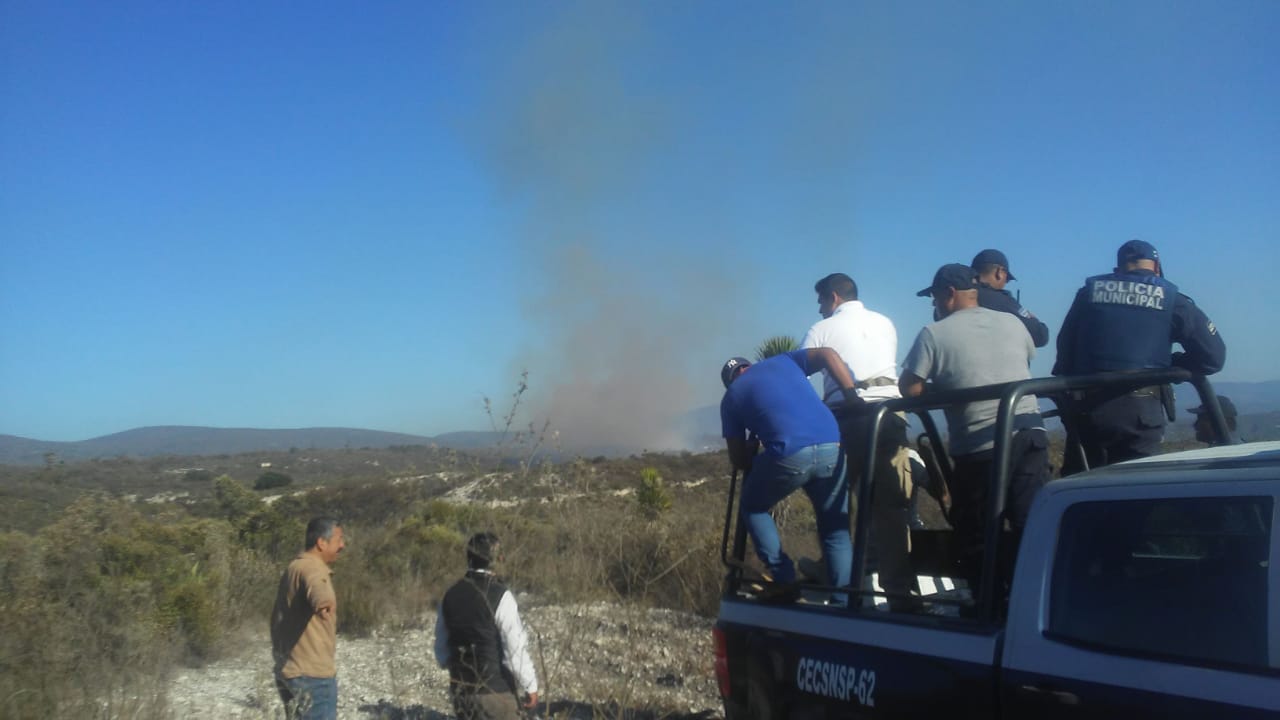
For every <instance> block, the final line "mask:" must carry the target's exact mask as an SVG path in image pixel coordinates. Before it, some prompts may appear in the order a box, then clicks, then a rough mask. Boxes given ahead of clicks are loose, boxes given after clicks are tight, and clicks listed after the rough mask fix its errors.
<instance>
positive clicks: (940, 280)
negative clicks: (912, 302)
mask: <svg viewBox="0 0 1280 720" xmlns="http://www.w3.org/2000/svg"><path fill="white" fill-rule="evenodd" d="M947 288H955V289H956V290H977V289H978V275H977V272H976V271H975V270H974V269H973V268H971V267H969V266H968V265H961V264H960V263H948V264H946V265H943V266H942V267H940V268H938V272H936V273H934V274H933V284H932V285H930V286H929V287H927V288H925V289H923V290H921V291H920V292H918V293H916V295H918V296H920V297H929V296H930V295H932V294H933V291H934V290H946V289H947Z"/></svg>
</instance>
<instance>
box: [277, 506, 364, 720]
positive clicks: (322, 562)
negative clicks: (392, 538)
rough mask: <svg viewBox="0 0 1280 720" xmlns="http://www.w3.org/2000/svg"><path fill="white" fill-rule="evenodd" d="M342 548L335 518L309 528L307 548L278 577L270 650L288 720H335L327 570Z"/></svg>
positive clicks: (333, 614) (333, 621) (334, 615)
mask: <svg viewBox="0 0 1280 720" xmlns="http://www.w3.org/2000/svg"><path fill="white" fill-rule="evenodd" d="M345 547H346V542H345V541H344V540H343V538H342V526H341V525H340V524H338V521H337V520H334V519H333V518H326V517H319V518H313V519H312V520H311V522H309V523H307V544H306V549H305V550H304V551H303V552H301V553H299V554H298V556H297V557H295V558H294V559H293V561H292V562H290V563H289V567H288V568H286V569H285V571H284V575H282V576H281V577H280V589H279V590H278V591H277V592H276V604H275V608H274V609H272V611H271V650H272V655H273V656H274V658H275V677H276V689H278V690H279V691H280V699H281V700H282V701H283V702H284V706H285V714H286V715H287V716H288V717H289V718H290V720H334V719H335V718H337V716H338V677H337V675H338V673H337V668H336V667H335V664H334V650H335V648H336V646H337V629H338V599H337V595H336V594H335V593H334V590H333V579H332V575H333V571H332V570H330V569H329V566H330V565H332V564H333V561H334V560H337V559H338V553H341V552H342V550H343V548H345Z"/></svg>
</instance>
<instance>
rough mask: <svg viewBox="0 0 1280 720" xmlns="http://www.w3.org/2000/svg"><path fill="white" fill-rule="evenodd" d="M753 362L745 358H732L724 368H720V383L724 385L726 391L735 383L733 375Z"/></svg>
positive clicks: (726, 362)
mask: <svg viewBox="0 0 1280 720" xmlns="http://www.w3.org/2000/svg"><path fill="white" fill-rule="evenodd" d="M750 364H751V361H750V360H748V359H746V358H744V357H731V358H729V359H728V360H726V361H725V363H724V367H722V368H720V382H722V383H724V387H725V389H726V390H728V389H729V383H731V382H733V375H734V373H736V372H737V371H738V368H742V367H747V366H748V365H750Z"/></svg>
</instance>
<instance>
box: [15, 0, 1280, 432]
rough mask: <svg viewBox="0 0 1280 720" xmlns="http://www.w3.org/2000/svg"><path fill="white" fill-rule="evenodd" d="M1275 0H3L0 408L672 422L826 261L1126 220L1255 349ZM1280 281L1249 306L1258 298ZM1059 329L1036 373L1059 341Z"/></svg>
mask: <svg viewBox="0 0 1280 720" xmlns="http://www.w3.org/2000/svg"><path fill="white" fill-rule="evenodd" d="M1278 33H1280V4H1277V3H1274V2H1265V1H1259V2H1229V3H1226V4H1223V5H1206V4H1169V3H1160V2H1154V1H1152V2H1125V3H1116V4H1108V5H1096V4H1094V5H1075V4H1061V5H1045V4H1031V5H1020V4H1010V3H997V2H979V3H973V4H966V5H954V6H950V5H945V4H938V5H937V6H902V7H899V6H891V5H875V4H865V5H864V4H858V5H854V4H812V5H803V6H798V7H788V6H776V5H770V4H765V3H754V2H748V3H719V2H711V3H699V4H695V5H692V6H684V5H678V4H657V5H653V4H648V5H640V4H623V3H617V4H614V3H598V2H590V3H557V4H516V3H511V4H498V3H484V2H481V3H466V4H425V5H415V4H406V5H403V6H370V7H353V6H344V5H341V4H325V3H322V4H316V5H309V6H307V7H306V8H305V11H303V10H302V9H299V8H297V7H286V6H275V5H266V6H263V5H261V4H254V3H243V2H232V3H225V4H220V5H217V6H179V5H173V4H169V3H159V2H140V3H133V4H129V5H127V6H114V5H100V4H92V3H72V4H66V5H55V4H47V3H35V2H15V3H8V4H6V5H4V6H3V8H2V9H0V186H3V187H4V188H5V191H4V192H3V193H0V328H2V329H3V340H2V341H0V434H10V435H17V436H21V437H27V438H35V439H41V440H61V441H73V440H84V439H88V438H93V437H98V436H102V435H107V434H111V433H115V432H120V431H124V430H128V429H131V428H136V427H143V426H159V425H195V426H215V427H235V428H305V427H351V428H367V429H374V430H384V431H392V432H403V433H409V434H414V435H426V436H432V435H439V434H441V433H446V432H451V431H462V430H483V429H488V428H489V418H488V417H487V416H486V414H485V410H484V405H483V398H484V397H486V396H487V397H489V398H490V399H491V400H492V403H493V409H494V413H495V414H496V415H497V416H498V417H497V420H498V421H499V422H501V420H502V415H503V414H505V413H506V412H507V410H508V407H509V400H510V396H511V395H512V393H513V392H514V391H515V390H516V388H517V382H518V380H519V378H520V373H521V371H522V370H524V369H528V371H529V378H528V382H529V391H528V393H526V394H525V396H524V397H522V398H521V407H520V412H519V414H518V416H517V419H516V425H517V426H519V427H523V426H525V425H527V424H528V423H531V422H532V423H536V424H538V425H539V426H540V425H541V424H542V422H543V421H544V420H549V421H550V427H551V428H553V429H554V430H556V431H558V432H560V433H561V434H562V435H563V436H566V437H571V438H574V444H582V445H590V444H607V443H609V442H610V441H614V440H618V439H624V438H625V439H627V440H628V441H631V442H634V444H635V445H638V446H647V447H651V448H655V449H661V448H662V447H664V446H665V445H666V444H669V443H672V442H675V440H676V439H675V438H674V436H673V429H674V419H675V418H676V417H678V416H680V415H682V414H684V413H686V412H688V411H690V410H692V409H694V408H698V407H704V406H706V405H710V404H713V403H715V402H716V401H717V400H718V399H719V396H720V393H721V391H722V388H721V386H720V383H719V380H718V377H717V375H716V374H715V373H716V372H717V371H718V369H719V365H720V363H721V362H722V361H723V360H724V359H725V358H726V357H728V356H731V355H738V354H742V355H749V354H751V353H752V351H753V349H754V348H755V347H756V346H757V345H758V344H759V343H760V342H761V341H762V340H763V339H764V338H766V337H768V336H771V335H779V334H788V335H792V336H795V337H797V338H798V337H800V336H802V335H803V333H804V331H805V330H806V329H807V328H808V327H809V325H810V324H812V323H813V322H814V321H815V320H817V319H818V315H817V306H816V302H815V298H814V295H813V292H812V287H813V283H814V281H815V280H817V279H818V278H820V277H822V276H823V275H826V274H827V273H830V272H835V271H842V272H847V273H849V274H850V275H852V276H853V277H854V278H855V280H856V281H857V282H858V284H859V287H860V290H861V294H862V298H863V299H864V300H865V301H866V302H867V304H868V306H869V307H871V308H873V309H876V310H879V311H881V312H884V313H885V314H887V315H888V316H889V317H890V318H892V319H893V320H894V322H895V323H896V324H897V328H898V333H899V352H898V355H899V358H902V357H904V356H905V355H906V351H907V349H908V347H909V346H910V343H911V340H912V339H913V338H914V337H915V334H916V332H917V331H918V330H919V328H920V327H921V326H922V325H924V324H926V323H927V322H929V321H930V319H931V308H930V305H929V301H928V300H927V299H921V298H917V297H915V291H916V290H918V289H919V288H921V287H924V286H925V285H927V284H928V282H929V280H930V278H931V277H932V274H933V271H934V270H935V269H936V268H937V267H938V266H939V265H941V264H943V263H945V262H956V261H958V262H968V260H969V259H970V258H971V257H972V256H973V255H974V254H975V253H976V252H977V251H978V250H981V249H982V248H986V247H994V248H999V249H1001V250H1003V251H1005V252H1006V253H1007V254H1008V255H1009V258H1010V261H1011V265H1012V270H1013V272H1014V274H1015V275H1016V276H1017V277H1018V281H1017V282H1015V283H1013V284H1012V285H1011V286H1010V289H1011V290H1014V291H1015V292H1019V291H1020V292H1021V297H1022V301H1023V304H1024V305H1026V306H1027V307H1028V308H1029V309H1030V310H1032V311H1033V312H1035V313H1036V314H1037V315H1039V316H1040V317H1041V319H1043V320H1044V321H1045V322H1046V323H1048V325H1049V326H1050V328H1051V330H1052V332H1053V333H1054V336H1055V337H1056V333H1057V329H1058V327H1059V326H1060V325H1061V321H1062V317H1063V315H1064V314H1065V313H1066V310H1067V307H1068V305H1069V303H1070V301H1071V298H1072V296H1073V294H1074V292H1075V289H1076V288H1078V287H1079V286H1080V285H1081V283H1082V282H1083V280H1084V278H1085V277H1087V276H1089V275H1093V274H1098V273H1103V272H1107V271H1109V270H1110V269H1111V267H1112V265H1114V258H1115V250H1116V248H1117V247H1118V246H1119V245H1120V244H1121V243H1123V242H1124V241H1125V240H1128V239H1130V238H1133V237H1140V238H1143V239H1146V240H1148V241H1150V242H1152V243H1154V244H1155V245H1156V246H1157V247H1158V248H1159V250H1160V252H1161V256H1162V260H1163V261H1164V264H1165V267H1166V274H1167V276H1168V278H1169V279H1170V280H1172V281H1173V282H1175V283H1176V284H1178V285H1179V287H1180V288H1181V289H1182V290H1183V291H1184V292H1186V293H1187V294H1189V295H1190V296H1191V297H1192V298H1194V299H1195V301H1196V302H1197V303H1198V304H1200V305H1201V306H1202V307H1203V308H1204V309H1205V310H1206V312H1207V313H1208V314H1209V316H1210V317H1211V318H1212V319H1213V321H1214V322H1215V323H1216V324H1217V326H1218V328H1219V329H1220V331H1221V332H1222V334H1223V337H1224V339H1225V340H1226V343H1227V347H1228V359H1227V365H1226V368H1225V369H1224V371H1223V372H1222V373H1221V374H1220V375H1219V376H1216V377H1215V379H1219V380H1223V381H1241V382H1252V381H1264V380H1273V379H1276V378H1277V373H1276V371H1275V370H1274V367H1275V358H1276V357H1278V356H1280V334H1278V333H1275V332H1274V331H1272V330H1267V329H1266V328H1271V327H1273V326H1274V323H1273V322H1271V318H1270V317H1269V314H1267V315H1264V314H1263V313H1264V308H1263V304H1264V302H1265V301H1263V300H1262V296H1263V295H1264V294H1266V293H1268V292H1269V291H1270V289H1271V287H1272V286H1273V284H1274V281H1273V278H1272V275H1273V274H1274V271H1275V269H1276V268H1277V267H1280V263H1278V262H1277V260H1278V259H1280V257H1278V254H1280V250H1277V246H1278V243H1277V240H1278V238H1277V229H1278V228H1280V222H1278V220H1280V206H1278V205H1277V203H1276V202H1275V199H1276V198H1277V197H1280V93H1277V92H1276V90H1275V78H1276V77H1277V76H1280V50H1277V47H1276V44H1275V42H1274V38H1275V37H1277V34H1278ZM1268 309H1269V308H1268ZM1053 357H1054V352H1053V349H1052V344H1051V346H1050V347H1049V348H1045V349H1044V351H1042V352H1041V354H1040V355H1039V356H1038V357H1037V359H1036V360H1035V361H1034V363H1033V367H1032V371H1033V374H1036V375H1045V374H1048V372H1049V368H1050V367H1051V365H1052V362H1053Z"/></svg>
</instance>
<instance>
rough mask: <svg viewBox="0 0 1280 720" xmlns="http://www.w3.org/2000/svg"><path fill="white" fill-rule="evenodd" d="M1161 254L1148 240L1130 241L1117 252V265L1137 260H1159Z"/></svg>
mask: <svg viewBox="0 0 1280 720" xmlns="http://www.w3.org/2000/svg"><path fill="white" fill-rule="evenodd" d="M1159 259H1160V253H1158V252H1156V246H1155V245H1152V244H1151V243H1149V242H1147V241H1146V240H1130V241H1129V242H1127V243H1125V244H1123V245H1121V246H1120V249H1119V250H1117V251H1116V265H1124V264H1125V263H1131V262H1135V261H1137V260H1159Z"/></svg>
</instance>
